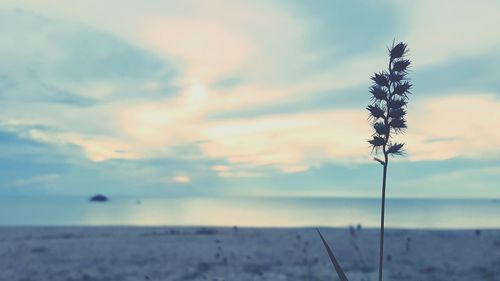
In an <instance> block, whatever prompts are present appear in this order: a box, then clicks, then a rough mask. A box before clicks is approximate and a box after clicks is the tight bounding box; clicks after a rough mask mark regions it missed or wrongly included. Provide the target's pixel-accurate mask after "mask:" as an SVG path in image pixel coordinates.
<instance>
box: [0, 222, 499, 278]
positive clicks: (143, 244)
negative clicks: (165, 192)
mask: <svg viewBox="0 0 500 281" xmlns="http://www.w3.org/2000/svg"><path fill="white" fill-rule="evenodd" d="M321 231H322V232H323V234H324V236H325V238H326V239H327V240H328V242H329V243H330V244H331V246H332V247H333V249H334V252H335V254H336V255H337V258H338V259H339V261H340V263H341V264H342V266H343V268H344V269H345V270H346V274H347V275H348V278H349V280H350V281H356V280H359V281H360V280H365V281H367V280H376V279H377V266H378V265H377V259H378V239H379V236H378V230H377V229H373V228H371V229H365V228H363V227H361V228H359V229H358V228H357V227H351V228H321ZM385 253H386V254H385V271H384V276H385V277H384V280H415V281H417V280H419V281H425V280H429V281H430V280H456V281H460V280H464V281H465V280H467V281H471V280H491V281H493V280H500V230H480V231H476V230H474V229H470V230H412V229H388V230H386V248H385ZM0 280H2V281H4V280H5V281H45V280H47V281H49V280H50V281H57V280H62V281H80V280H81V281H84V280H89V281H90V280H92V281H128V280H130V281H132V280H158V281H160V280H178V281H181V280H238V281H239V280H309V281H322V280H325V281H326V280H337V277H336V274H335V272H334V271H333V268H332V265H331V263H330V261H329V259H328V256H327V254H326V251H325V249H324V248H323V245H322V244H321V241H320V239H319V237H318V234H317V232H316V229H314V228H241V227H240V228H238V227H224V228H220V227H105V226H103V227H1V228H0Z"/></svg>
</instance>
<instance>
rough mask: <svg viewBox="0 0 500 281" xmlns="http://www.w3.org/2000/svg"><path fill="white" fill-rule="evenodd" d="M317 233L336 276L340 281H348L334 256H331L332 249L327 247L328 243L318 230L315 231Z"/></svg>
mask: <svg viewBox="0 0 500 281" xmlns="http://www.w3.org/2000/svg"><path fill="white" fill-rule="evenodd" d="M316 230H317V231H318V234H319V237H321V241H323V245H325V248H326V251H327V252H328V256H329V257H330V260H331V261H332V264H333V267H334V268H335V270H336V271H337V274H338V275H339V278H340V281H349V280H348V279H347V277H346V276H345V273H344V271H343V270H342V267H341V266H340V264H339V262H338V261H337V259H336V258H335V255H334V254H333V251H332V249H331V248H330V246H328V243H327V242H326V240H325V238H324V237H323V235H322V234H321V232H320V231H319V229H316Z"/></svg>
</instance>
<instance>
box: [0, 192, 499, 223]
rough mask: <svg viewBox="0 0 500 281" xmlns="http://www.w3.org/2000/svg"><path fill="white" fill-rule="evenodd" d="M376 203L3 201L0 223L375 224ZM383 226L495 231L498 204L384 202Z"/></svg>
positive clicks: (197, 199)
mask: <svg viewBox="0 0 500 281" xmlns="http://www.w3.org/2000/svg"><path fill="white" fill-rule="evenodd" d="M379 223H380V199H374V198H373V199H372V198H275V197H217V198H209V197H181V198H138V197H137V198H131V197H117V198H110V201H109V202H105V203H91V202H89V201H88V198H84V197H50V198H48V197H40V198H35V197H10V198H9V197H4V198H1V199H0V226H101V225H102V226H105V225H106V226H162V225H169V226H242V227H244V226H246V227H317V226H323V227H325V226H331V227H346V226H349V225H352V226H357V225H358V224H360V225H362V226H363V227H378V226H379ZM386 226H387V227H390V228H423V229H472V228H500V201H499V200H492V199H491V200H490V199H481V200H480V199H388V200H387V203H386Z"/></svg>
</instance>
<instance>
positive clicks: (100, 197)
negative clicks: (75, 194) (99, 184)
mask: <svg viewBox="0 0 500 281" xmlns="http://www.w3.org/2000/svg"><path fill="white" fill-rule="evenodd" d="M89 201H90V202H107V201H109V199H108V197H106V196H104V195H102V194H97V195H94V196H92V197H91V198H90V199H89Z"/></svg>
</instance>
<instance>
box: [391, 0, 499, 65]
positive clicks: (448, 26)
mask: <svg viewBox="0 0 500 281" xmlns="http://www.w3.org/2000/svg"><path fill="white" fill-rule="evenodd" d="M406 9H407V10H408V11H409V15H408V20H409V22H410V23H409V29H410V31H409V35H405V36H404V37H401V38H407V41H408V42H409V44H410V47H411V54H412V57H413V58H414V61H415V66H417V67H419V66H425V65H430V64H438V63H441V62H444V61H447V60H451V59H456V58H459V57H466V56H474V55H478V54H481V52H485V51H489V50H494V49H495V48H497V47H498V46H499V44H500V30H499V29H498V28H493V27H494V26H499V25H500V19H499V17H498V13H497V11H498V10H500V3H499V2H497V1H487V0H486V1H474V2H471V1H466V0H458V1H431V0H424V1H415V2H413V3H412V4H410V5H408V6H407V7H406ZM398 39H399V38H398Z"/></svg>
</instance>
